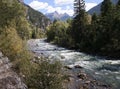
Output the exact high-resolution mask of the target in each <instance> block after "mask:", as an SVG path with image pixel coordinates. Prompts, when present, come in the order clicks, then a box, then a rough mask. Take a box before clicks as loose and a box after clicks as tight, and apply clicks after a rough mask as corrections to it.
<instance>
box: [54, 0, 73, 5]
mask: <svg viewBox="0 0 120 89" xmlns="http://www.w3.org/2000/svg"><path fill="white" fill-rule="evenodd" d="M73 2H74V0H54V3H55V4H56V5H59V6H61V5H68V4H73Z"/></svg>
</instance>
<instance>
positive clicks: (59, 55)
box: [28, 39, 120, 89]
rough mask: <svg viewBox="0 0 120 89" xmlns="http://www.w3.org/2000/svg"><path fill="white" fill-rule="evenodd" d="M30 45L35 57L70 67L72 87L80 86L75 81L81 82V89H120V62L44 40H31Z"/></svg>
mask: <svg viewBox="0 0 120 89" xmlns="http://www.w3.org/2000/svg"><path fill="white" fill-rule="evenodd" d="M28 45H30V46H29V49H30V50H31V51H32V52H34V53H35V55H37V56H41V55H44V56H45V57H47V58H49V59H50V60H60V61H61V62H62V63H63V65H65V66H69V67H68V69H67V71H69V72H68V73H67V74H69V75H72V76H70V79H69V80H72V81H69V83H70V85H71V84H73V85H74V84H78V82H77V83H76V82H75V81H79V83H81V84H78V85H81V88H80V89H119V87H120V85H119V84H120V66H119V64H120V61H119V60H117V61H116V60H106V59H104V58H100V57H97V56H90V55H86V54H84V53H81V52H76V51H74V50H68V49H65V48H62V47H58V46H56V45H52V44H50V43H47V42H45V41H44V39H41V40H40V39H37V40H30V41H28ZM75 65H79V66H81V67H82V69H80V68H75ZM71 67H72V68H71ZM81 71H84V72H81ZM81 73H82V74H81ZM79 75H80V76H84V75H85V76H87V78H85V79H82V80H81V77H80V76H79ZM73 76H74V77H73ZM79 77H80V78H79ZM73 81H74V83H73ZM102 82H103V83H102ZM86 83H87V84H86ZM104 83H105V84H104ZM82 85H83V86H82ZM84 85H85V86H84ZM83 87H86V88H83ZM70 89H71V88H70ZM73 89H75V88H73Z"/></svg>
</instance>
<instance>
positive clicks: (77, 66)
mask: <svg viewBox="0 0 120 89" xmlns="http://www.w3.org/2000/svg"><path fill="white" fill-rule="evenodd" d="M74 67H75V68H80V69H81V68H83V67H82V66H80V65H75V66H74Z"/></svg>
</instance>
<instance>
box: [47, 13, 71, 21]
mask: <svg viewBox="0 0 120 89" xmlns="http://www.w3.org/2000/svg"><path fill="white" fill-rule="evenodd" d="M46 16H47V17H48V18H49V19H50V20H51V21H54V20H55V19H57V20H61V21H66V20H67V19H69V18H71V17H70V16H69V15H68V14H67V13H64V14H59V13H58V12H57V11H55V12H53V13H47V14H46Z"/></svg>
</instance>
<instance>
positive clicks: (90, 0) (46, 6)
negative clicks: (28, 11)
mask: <svg viewBox="0 0 120 89" xmlns="http://www.w3.org/2000/svg"><path fill="white" fill-rule="evenodd" d="M73 1H74V0H24V2H25V3H26V4H27V5H29V6H30V7H32V8H33V9H35V10H38V11H40V12H42V13H44V14H45V13H52V12H54V11H57V12H58V13H68V14H69V15H71V16H72V15H73V13H74V11H73ZM102 1H103V0H85V2H86V10H89V9H90V8H92V7H94V6H95V5H97V4H98V3H100V2H102Z"/></svg>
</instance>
